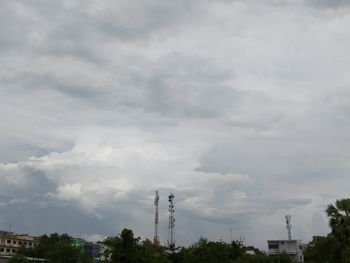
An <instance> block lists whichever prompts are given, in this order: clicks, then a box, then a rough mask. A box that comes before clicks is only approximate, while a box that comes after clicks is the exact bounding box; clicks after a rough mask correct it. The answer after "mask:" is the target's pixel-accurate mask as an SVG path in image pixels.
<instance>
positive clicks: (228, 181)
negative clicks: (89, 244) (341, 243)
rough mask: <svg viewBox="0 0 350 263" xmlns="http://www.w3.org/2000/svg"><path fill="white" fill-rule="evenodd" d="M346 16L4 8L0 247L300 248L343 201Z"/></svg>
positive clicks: (119, 6) (248, 1)
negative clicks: (73, 241) (219, 243)
mask: <svg viewBox="0 0 350 263" xmlns="http://www.w3.org/2000/svg"><path fill="white" fill-rule="evenodd" d="M349 27H350V4H349V1H345V0H284V1H281V0H244V1H243V0H216V1H214V0H177V1H171V0H148V1H141V0H90V1H86V0H51V1H47V0H11V1H1V2H0V63H1V67H0V119H1V122H0V146H1V147H0V180H1V184H0V229H2V230H12V231H15V232H26V233H30V234H37V235H40V234H43V233H52V232H60V233H69V234H70V235H73V236H79V237H84V238H86V239H89V240H97V239H103V238H104V237H106V236H114V235H117V234H118V233H120V231H121V230H122V229H123V228H125V227H126V228H131V229H132V230H133V231H134V233H135V235H136V236H140V237H142V238H150V239H152V238H153V231H154V225H153V222H154V204H153V200H154V191H155V190H156V189H158V190H159V192H160V208H159V209H160V226H159V231H160V240H161V243H162V244H166V240H167V233H168V226H167V223H168V222H167V213H168V212H167V209H168V195H169V193H173V194H174V195H175V198H174V203H175V217H176V222H175V236H176V242H177V244H178V245H188V244H191V243H193V242H195V241H197V240H198V239H199V238H200V237H201V236H203V237H206V238H208V239H210V240H220V239H221V240H224V241H230V240H231V238H232V239H234V240H237V239H240V238H241V237H242V238H244V239H245V242H246V244H249V245H254V246H257V247H259V248H261V249H266V247H267V242H266V240H268V239H285V238H287V230H286V226H285V219H284V216H285V215H287V214H290V215H291V216H292V226H293V227H292V237H293V238H294V239H302V240H303V241H304V242H308V241H309V240H311V239H312V236H314V235H325V234H326V233H328V232H329V231H330V230H329V227H328V220H327V217H326V215H325V212H324V210H325V208H326V207H327V205H328V204H330V203H334V202H335V200H337V199H339V198H348V197H349V196H348V193H349V188H348V187H349V185H350V177H349V172H350V140H349V139H350V135H349V134H350V75H349V72H348V70H349V67H350V45H349V43H350V31H349Z"/></svg>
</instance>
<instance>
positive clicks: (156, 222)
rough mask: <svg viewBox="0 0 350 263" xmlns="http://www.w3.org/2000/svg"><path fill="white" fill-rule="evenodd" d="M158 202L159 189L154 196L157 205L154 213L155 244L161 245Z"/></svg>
mask: <svg viewBox="0 0 350 263" xmlns="http://www.w3.org/2000/svg"><path fill="white" fill-rule="evenodd" d="M158 202H159V194H158V190H157V191H156V193H155V196H154V205H155V207H156V208H155V214H154V237H153V244H155V245H159V235H158V225H159V216H158Z"/></svg>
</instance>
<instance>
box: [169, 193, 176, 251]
mask: <svg viewBox="0 0 350 263" xmlns="http://www.w3.org/2000/svg"><path fill="white" fill-rule="evenodd" d="M173 201H174V195H173V194H170V195H169V226H168V246H169V248H170V250H172V251H174V250H175V237H174V230H175V215H174V213H175V210H174V203H173Z"/></svg>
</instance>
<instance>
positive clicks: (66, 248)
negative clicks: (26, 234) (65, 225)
mask: <svg viewBox="0 0 350 263" xmlns="http://www.w3.org/2000/svg"><path fill="white" fill-rule="evenodd" d="M19 255H24V256H28V257H35V258H43V259H48V260H49V261H50V262H51V263H89V262H92V259H91V257H90V256H89V255H87V254H84V253H83V252H82V251H81V250H79V249H77V248H75V247H73V246H72V237H70V236H69V235H67V234H62V235H59V234H57V233H54V234H51V235H50V236H47V235H43V236H41V237H40V240H39V244H38V245H37V246H36V247H35V248H34V249H24V248H21V249H20V251H19Z"/></svg>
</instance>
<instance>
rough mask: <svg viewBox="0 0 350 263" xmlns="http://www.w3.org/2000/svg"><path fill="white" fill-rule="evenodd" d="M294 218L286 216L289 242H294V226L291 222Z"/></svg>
mask: <svg viewBox="0 0 350 263" xmlns="http://www.w3.org/2000/svg"><path fill="white" fill-rule="evenodd" d="M291 219H292V217H291V216H290V215H286V225H287V230H288V240H292V231H291V229H292V225H291V223H290V220H291Z"/></svg>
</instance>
